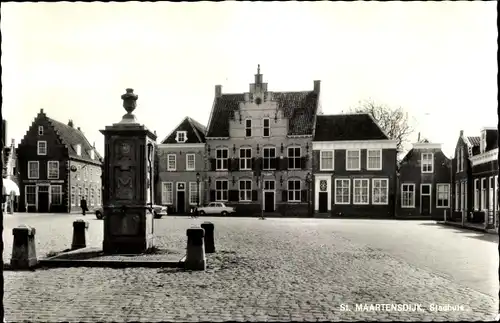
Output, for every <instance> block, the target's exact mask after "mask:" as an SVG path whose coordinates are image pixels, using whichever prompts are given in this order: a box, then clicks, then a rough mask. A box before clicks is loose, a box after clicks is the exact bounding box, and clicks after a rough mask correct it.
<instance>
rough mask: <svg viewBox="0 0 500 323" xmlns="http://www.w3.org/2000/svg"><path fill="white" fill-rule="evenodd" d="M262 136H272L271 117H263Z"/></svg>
mask: <svg viewBox="0 0 500 323" xmlns="http://www.w3.org/2000/svg"><path fill="white" fill-rule="evenodd" d="M266 120H267V127H266ZM266 129H267V136H266ZM262 137H264V138H268V137H271V119H269V118H264V119H262Z"/></svg>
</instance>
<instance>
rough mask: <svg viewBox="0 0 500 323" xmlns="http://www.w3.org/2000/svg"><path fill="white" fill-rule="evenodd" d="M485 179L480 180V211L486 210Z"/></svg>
mask: <svg viewBox="0 0 500 323" xmlns="http://www.w3.org/2000/svg"><path fill="white" fill-rule="evenodd" d="M485 184H486V177H483V178H481V211H485V210H486V185H485Z"/></svg>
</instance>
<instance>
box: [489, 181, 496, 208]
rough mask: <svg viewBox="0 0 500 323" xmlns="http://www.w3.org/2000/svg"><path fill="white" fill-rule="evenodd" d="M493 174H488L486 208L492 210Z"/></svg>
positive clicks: (493, 203)
mask: <svg viewBox="0 0 500 323" xmlns="http://www.w3.org/2000/svg"><path fill="white" fill-rule="evenodd" d="M493 179H494V177H493V176H490V178H489V179H488V210H489V211H493V208H494V207H495V200H494V199H493V188H494V185H492V184H493Z"/></svg>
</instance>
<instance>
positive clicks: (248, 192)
mask: <svg viewBox="0 0 500 323" xmlns="http://www.w3.org/2000/svg"><path fill="white" fill-rule="evenodd" d="M243 182H245V183H248V182H250V188H247V187H246V185H245V188H244V189H241V183H243ZM252 186H253V183H252V180H250V179H240V180H239V181H238V199H239V201H240V202H251V201H252ZM242 193H243V194H242ZM242 195H243V198H242Z"/></svg>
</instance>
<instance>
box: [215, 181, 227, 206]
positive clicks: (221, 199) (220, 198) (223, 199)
mask: <svg viewBox="0 0 500 323" xmlns="http://www.w3.org/2000/svg"><path fill="white" fill-rule="evenodd" d="M217 183H222V184H221V187H222V188H221V189H218V188H217ZM224 183H226V187H227V188H226V189H224ZM224 192H225V193H226V196H224ZM219 193H220V196H219ZM228 199H229V181H228V180H227V179H217V180H215V202H227V201H228Z"/></svg>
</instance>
